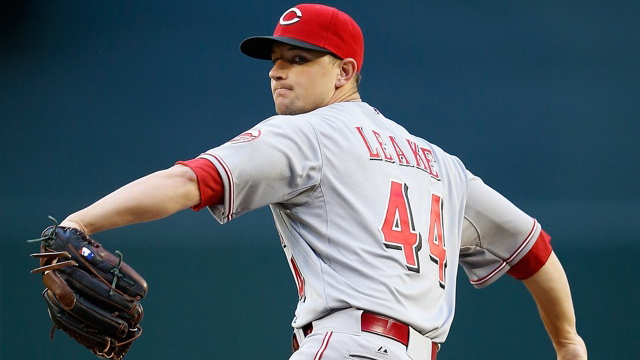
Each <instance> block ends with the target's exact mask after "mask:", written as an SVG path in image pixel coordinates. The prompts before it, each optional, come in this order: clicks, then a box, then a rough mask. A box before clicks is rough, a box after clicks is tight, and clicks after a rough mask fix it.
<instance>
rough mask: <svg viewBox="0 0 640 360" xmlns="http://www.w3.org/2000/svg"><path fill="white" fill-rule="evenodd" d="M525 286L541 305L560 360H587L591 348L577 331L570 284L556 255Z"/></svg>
mask: <svg viewBox="0 0 640 360" xmlns="http://www.w3.org/2000/svg"><path fill="white" fill-rule="evenodd" d="M523 282H524V284H525V285H526V287H527V289H529V292H531V295H532V296H533V298H534V300H535V302H536V304H537V305H538V310H539V311H540V317H541V318H542V322H543V323H544V326H545V328H546V329H547V332H548V333H549V336H550V337H551V341H552V342H553V347H554V348H555V350H556V354H557V357H558V360H586V359H587V348H586V346H585V343H584V341H583V340H582V338H581V337H580V336H579V335H578V332H577V330H576V317H575V313H574V310H573V302H572V299H571V290H570V288H569V282H568V280H567V277H566V275H565V272H564V269H563V268H562V264H560V261H559V260H558V257H557V256H556V255H555V253H552V254H551V256H550V257H549V260H548V261H547V263H546V264H545V265H544V266H543V267H542V268H541V269H540V270H539V271H538V272H537V273H535V274H534V275H533V276H531V277H530V278H528V279H526V280H523Z"/></svg>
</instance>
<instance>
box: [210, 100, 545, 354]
mask: <svg viewBox="0 0 640 360" xmlns="http://www.w3.org/2000/svg"><path fill="white" fill-rule="evenodd" d="M200 157H201V158H205V159H208V160H210V161H211V162H212V163H213V164H214V165H215V166H216V168H217V169H218V171H219V172H220V174H221V177H222V180H223V182H224V188H225V194H224V203H223V204H222V205H217V206H211V207H210V208H209V209H210V211H211V212H212V214H213V215H214V216H215V218H216V219H217V220H218V221H220V222H221V223H225V222H227V221H229V220H231V219H233V218H234V217H236V216H239V215H241V214H243V213H245V212H247V211H250V210H253V209H256V208H259V207H262V206H265V205H269V206H270V207H271V210H272V212H273V216H274V219H275V223H276V226H277V229H278V233H279V234H280V239H281V244H282V247H283V249H284V251H285V254H286V256H287V260H288V262H289V265H290V267H291V270H292V273H293V275H294V279H295V281H296V284H297V287H298V296H299V303H298V306H297V309H296V312H295V318H294V320H293V323H292V325H293V326H294V327H302V326H303V325H305V324H307V323H309V322H311V321H313V320H316V319H319V318H321V317H323V316H324V315H326V314H328V313H330V312H332V311H334V310H336V309H342V308H349V307H353V308H357V309H365V310H368V311H371V312H375V313H380V314H384V315H386V316H389V317H392V318H394V319H397V320H400V321H403V322H405V323H407V324H409V325H411V326H412V327H413V328H415V329H416V330H418V331H419V332H421V333H422V334H424V335H426V336H428V337H429V338H431V339H432V340H433V341H436V342H444V340H445V338H446V336H447V333H448V331H449V327H450V325H451V321H452V320H453V314H454V306H455V282H456V273H457V271H456V270H457V265H458V262H459V261H460V263H461V264H462V266H463V267H464V269H465V271H466V272H467V274H468V276H469V278H470V280H471V282H472V283H473V284H474V285H475V286H478V287H480V286H485V285H487V284H489V283H491V282H493V281H495V280H496V279H497V278H498V277H499V276H500V275H502V274H503V273H504V272H506V271H507V270H508V269H509V266H510V265H512V264H514V263H515V262H517V261H518V260H519V259H520V258H521V257H522V256H524V254H525V253H526V252H527V251H528V249H529V248H530V247H531V246H532V245H533V243H534V240H535V238H536V237H537V235H538V233H539V231H540V228H539V226H538V225H537V223H536V222H535V220H534V219H532V218H531V217H529V216H528V215H526V214H524V213H523V212H522V211H520V210H519V209H517V208H516V207H515V206H514V205H512V204H511V203H510V202H508V201H507V200H506V199H504V198H503V197H502V196H500V195H499V194H498V193H497V192H495V191H493V190H492V189H490V188H489V187H488V186H486V185H485V184H484V183H483V182H482V181H481V180H480V179H479V178H477V177H475V176H473V175H472V174H471V173H469V172H468V171H467V170H466V169H465V167H464V165H463V164H462V162H461V161H460V160H459V159H458V158H456V157H454V156H452V155H449V154H447V153H445V152H444V151H443V150H442V149H440V148H438V147H437V146H434V145H433V144H431V143H429V142H427V141H425V140H423V139H421V138H419V137H416V136H414V135H411V134H410V133H409V132H408V131H407V130H406V129H404V128H403V127H402V126H400V125H398V124H397V123H395V122H393V121H391V120H389V119H387V118H385V117H384V116H383V115H382V114H381V113H380V112H378V111H377V110H376V109H375V108H373V107H371V106H369V105H368V104H366V103H364V102H343V103H336V104H332V105H329V106H326V107H323V108H320V109H317V110H315V111H312V112H309V113H306V114H301V115H295V116H274V117H271V118H269V119H267V120H265V121H263V122H261V123H259V124H258V125H256V126H255V127H254V128H252V129H250V130H249V131H247V132H245V133H243V134H241V135H240V136H238V137H236V138H235V139H233V140H231V141H229V142H228V143H226V144H224V145H222V146H219V147H217V148H214V149H211V150H209V151H207V152H206V153H204V154H202V155H201V156H200Z"/></svg>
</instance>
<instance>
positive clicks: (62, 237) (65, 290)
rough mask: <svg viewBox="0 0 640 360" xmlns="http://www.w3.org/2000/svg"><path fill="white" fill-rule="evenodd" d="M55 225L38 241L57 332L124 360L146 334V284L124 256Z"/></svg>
mask: <svg viewBox="0 0 640 360" xmlns="http://www.w3.org/2000/svg"><path fill="white" fill-rule="evenodd" d="M51 219H52V220H53V221H54V223H55V225H54V226H50V227H48V228H47V229H45V230H44V231H43V232H42V237H41V238H39V239H34V240H29V241H30V242H40V244H41V245H40V253H37V254H32V255H31V256H32V257H35V258H38V259H40V267H38V268H36V269H34V270H32V271H31V272H32V273H42V274H43V277H42V280H43V282H44V286H45V287H46V289H45V290H44V291H43V293H42V296H43V297H44V300H45V303H46V304H47V307H48V310H49V316H50V317H51V320H53V324H54V325H53V328H52V329H51V335H50V338H51V339H53V333H54V331H55V330H56V328H58V329H61V330H63V331H64V332H66V333H67V334H68V335H69V336H70V337H71V338H72V339H74V340H75V341H77V342H78V343H80V344H82V345H84V346H85V347H87V348H88V349H89V350H91V351H92V352H93V353H94V354H95V355H97V356H99V357H101V358H105V359H114V360H120V359H122V357H123V356H124V355H125V354H126V353H127V351H128V350H129V348H130V347H131V344H132V343H133V341H134V340H135V339H137V338H138V337H139V336H140V335H141V334H142V328H141V327H140V326H139V325H138V324H139V323H140V321H141V320H142V314H143V310H142V306H141V305H140V301H139V300H140V299H142V298H143V297H144V296H145V295H146V294H147V283H146V281H145V280H144V279H143V278H142V277H141V276H140V275H139V274H138V273H137V272H136V271H135V270H133V269H132V268H131V267H130V266H128V265H127V264H126V263H124V262H123V261H122V254H121V253H120V252H119V251H116V255H117V256H116V255H114V254H112V253H110V252H109V251H107V250H106V249H105V248H104V247H102V245H100V244H99V243H98V242H96V241H95V240H93V239H91V238H90V237H88V236H87V235H86V234H84V233H83V232H82V231H80V230H78V229H74V228H68V227H61V226H58V224H57V222H56V221H55V219H53V218H51Z"/></svg>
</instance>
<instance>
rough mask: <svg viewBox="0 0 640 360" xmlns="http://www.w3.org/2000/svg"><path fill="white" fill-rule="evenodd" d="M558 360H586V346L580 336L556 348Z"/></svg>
mask: <svg viewBox="0 0 640 360" xmlns="http://www.w3.org/2000/svg"><path fill="white" fill-rule="evenodd" d="M556 354H557V355H558V360H587V346H586V345H585V343H584V341H583V340H582V338H581V337H580V336H577V335H576V339H574V340H572V341H569V342H567V343H565V344H562V345H558V346H557V347H556Z"/></svg>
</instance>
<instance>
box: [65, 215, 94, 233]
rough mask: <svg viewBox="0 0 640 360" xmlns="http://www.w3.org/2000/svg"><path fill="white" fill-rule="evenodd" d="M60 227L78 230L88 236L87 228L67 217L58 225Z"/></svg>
mask: <svg viewBox="0 0 640 360" xmlns="http://www.w3.org/2000/svg"><path fill="white" fill-rule="evenodd" d="M60 226H63V227H70V228H74V229H78V230H80V231H82V232H83V233H85V234H86V235H87V236H88V235H90V234H89V232H88V231H87V228H86V227H85V226H84V225H83V224H82V223H81V222H80V221H79V220H76V219H71V218H69V217H67V218H66V219H64V221H62V222H61V223H60Z"/></svg>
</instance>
